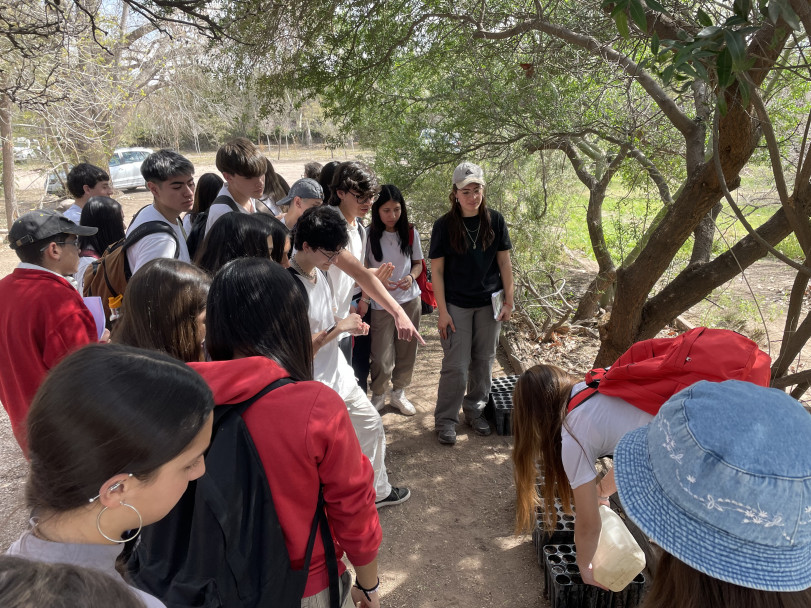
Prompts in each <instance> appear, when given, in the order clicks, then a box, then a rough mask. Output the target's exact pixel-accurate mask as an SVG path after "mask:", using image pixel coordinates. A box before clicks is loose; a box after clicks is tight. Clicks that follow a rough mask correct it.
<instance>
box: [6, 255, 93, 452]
mask: <svg viewBox="0 0 811 608" xmlns="http://www.w3.org/2000/svg"><path fill="white" fill-rule="evenodd" d="M97 340H98V335H97V333H96V322H95V321H94V320H93V314H92V313H91V312H90V311H89V310H88V309H87V306H85V303H84V300H82V296H80V295H79V292H78V291H76V289H75V288H74V287H73V286H72V285H71V284H70V283H68V281H67V280H66V279H63V278H62V277H60V276H57V275H56V274H54V273H53V272H49V271H47V270H34V269H30V268H16V269H15V270H14V272H12V273H11V274H10V275H8V276H7V277H5V278H4V279H2V280H0V401H2V402H3V406H4V407H5V408H6V411H7V412H8V417H9V418H10V419H11V430H12V431H14V437H15V438H16V439H17V443H19V444H20V447H21V448H22V449H23V452H25V453H26V454H27V452H28V446H27V444H26V441H25V417H26V415H27V414H28V408H29V406H30V405H31V401H32V400H33V399H34V395H35V394H36V392H37V389H38V388H39V385H40V384H42V380H43V379H44V378H45V374H46V373H47V372H48V370H50V369H51V368H52V367H54V366H55V365H56V364H57V363H59V362H60V361H61V360H62V359H63V358H64V357H65V356H66V355H68V354H70V353H71V352H73V351H74V350H76V349H77V348H80V347H82V346H84V345H85V344H89V343H90V342H95V341H97Z"/></svg>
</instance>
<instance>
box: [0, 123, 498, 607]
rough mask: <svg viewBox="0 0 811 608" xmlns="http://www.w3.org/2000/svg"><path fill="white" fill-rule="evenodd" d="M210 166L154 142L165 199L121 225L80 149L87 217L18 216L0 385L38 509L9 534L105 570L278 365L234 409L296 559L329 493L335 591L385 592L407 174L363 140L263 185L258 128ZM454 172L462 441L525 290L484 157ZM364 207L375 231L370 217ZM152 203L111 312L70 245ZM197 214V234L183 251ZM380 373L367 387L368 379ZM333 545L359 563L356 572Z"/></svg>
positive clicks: (448, 344) (101, 239)
mask: <svg viewBox="0 0 811 608" xmlns="http://www.w3.org/2000/svg"><path fill="white" fill-rule="evenodd" d="M88 167H89V168H88ZM217 167H218V169H219V171H220V173H221V174H222V176H223V178H224V181H222V182H218V179H216V178H217V176H211V177H209V176H208V174H207V175H206V176H204V179H201V180H200V183H199V184H198V187H197V188H195V184H194V167H193V165H192V163H191V162H190V161H189V160H188V159H186V158H184V157H183V156H181V155H180V154H177V153H176V152H173V151H169V150H160V151H158V152H155V153H153V154H152V155H150V156H149V157H148V158H147V159H146V160H145V161H144V163H143V165H142V168H141V171H142V174H143V175H144V178H145V180H146V183H147V188H148V189H149V191H150V192H151V194H152V195H153V199H154V201H153V204H152V205H149V206H147V207H145V208H143V209H141V210H140V211H139V212H138V214H137V215H136V217H135V218H134V219H133V220H132V222H131V223H130V225H129V227H128V228H126V229H125V228H124V218H123V214H122V210H121V206H120V205H119V204H118V203H117V202H116V201H115V200H113V199H112V198H110V197H109V194H111V191H110V188H109V179H105V178H106V177H107V176H106V174H104V173H103V171H102V172H101V173H99V172H97V171H95V170H94V169H93V168H92V166H87V165H80V166H77V168H74V169H75V171H74V172H72V174H71V175H69V177H68V183H69V187H70V186H71V185H75V184H76V183H78V182H80V181H83V182H84V183H82V184H81V187H76V188H73V187H71V192H73V193H74V195H75V197H76V203H75V206H76V207H78V208H79V222H78V223H76V222H74V221H72V220H70V219H69V218H67V217H65V216H64V215H62V214H60V213H58V212H53V211H47V210H39V211H33V212H30V213H28V214H25V215H24V216H22V217H21V218H19V219H18V220H16V221H15V222H14V224H13V225H12V226H11V228H10V230H9V235H8V240H9V244H10V246H11V247H12V249H14V250H15V252H16V253H17V255H18V257H19V258H20V261H21V262H20V264H19V265H18V267H17V268H16V269H15V270H14V272H13V273H12V274H11V275H9V276H8V277H6V278H4V279H2V280H0V300H2V301H3V302H4V305H3V307H0V367H2V369H3V374H2V375H0V400H2V402H3V405H4V407H5V408H6V411H7V412H8V414H9V417H10V419H11V423H12V429H13V432H14V435H15V438H16V439H17V441H18V442H19V444H20V446H21V448H22V449H23V452H24V454H25V455H26V457H27V458H28V459H29V461H30V472H29V478H28V482H27V487H26V500H27V505H28V507H29V508H30V509H31V522H32V526H31V528H30V529H29V530H27V531H26V532H25V533H24V534H23V535H22V536H21V537H20V539H19V540H18V541H17V542H15V543H14V545H12V547H11V548H10V550H9V553H10V554H11V555H15V556H20V557H25V558H28V559H31V560H35V561H44V562H67V563H70V564H73V565H75V566H79V567H85V566H86V567H90V568H91V569H96V570H101V571H103V572H105V573H107V574H110V575H114V573H115V570H114V563H115V560H116V557H117V555H118V554H119V552H120V550H121V544H122V543H124V542H125V541H127V540H132V539H133V538H134V536H136V535H138V533H139V531H140V530H141V529H142V527H143V526H147V525H149V524H151V523H155V522H157V521H159V520H160V519H162V518H163V517H165V516H166V515H167V513H169V511H171V510H172V508H173V507H174V505H175V503H177V501H178V500H179V499H180V497H181V496H182V495H183V493H184V492H185V491H186V487H187V485H188V483H189V481H192V480H194V479H197V478H199V477H200V476H201V475H202V474H203V473H204V471H205V463H204V458H203V455H204V453H205V451H206V449H207V447H208V445H209V441H210V436H211V430H212V409H213V408H214V407H215V404H216V405H226V404H232V403H239V402H242V401H245V400H246V399H248V398H251V397H252V396H255V395H256V394H258V393H259V392H260V391H261V390H262V389H263V388H264V387H266V385H267V384H268V383H269V382H272V381H274V380H277V379H284V378H289V379H290V380H292V383H290V384H287V385H285V386H283V387H281V388H279V389H277V390H273V391H271V392H269V393H267V394H265V395H264V396H262V397H261V398H259V400H258V401H257V402H256V403H254V404H253V405H251V406H250V407H249V408H248V409H247V410H246V411H245V413H244V414H243V419H244V421H245V424H246V426H247V429H248V431H249V433H250V436H251V438H252V440H253V443H254V444H255V446H256V451H257V453H258V455H259V458H260V459H261V462H262V465H263V467H264V472H265V475H266V476H267V480H268V485H269V486H270V490H271V492H272V495H273V502H274V505H275V509H276V512H277V514H278V519H279V523H280V525H281V527H282V529H283V531H284V536H285V544H286V547H287V550H288V553H289V555H290V559H291V563H292V564H293V565H294V566H295V567H298V568H301V567H303V566H304V564H305V560H304V556H305V551H306V550H307V541H308V534H309V531H310V524H311V521H312V513H313V511H315V509H316V507H317V503H319V501H320V500H321V499H320V498H319V497H320V496H321V495H322V494H323V501H324V505H325V510H326V513H327V516H328V518H329V523H330V534H331V536H332V537H333V542H334V544H335V547H336V553H337V556H338V559H339V568H340V572H339V574H340V578H341V584H340V590H339V594H340V604H341V605H342V606H345V607H348V606H350V605H357V604H358V603H361V604H362V605H364V606H377V605H379V599H378V595H377V590H378V585H379V579H378V576H377V558H376V556H377V551H378V547H379V544H380V540H381V536H382V533H381V529H380V523H379V519H378V515H377V511H378V509H380V508H382V507H386V506H392V505H397V504H401V503H402V502H404V501H406V500H408V499H409V498H410V495H411V493H410V491H409V489H408V488H406V487H403V486H393V485H392V484H391V483H390V481H389V479H388V474H387V471H386V465H385V452H386V436H385V430H384V427H383V422H382V418H381V416H380V413H379V410H381V409H382V408H383V407H384V406H385V404H386V401H387V400H388V401H389V402H390V403H391V404H392V405H393V406H394V407H396V408H397V409H399V410H400V411H401V412H402V413H404V414H406V415H413V414H414V413H415V412H416V410H415V408H414V406H413V404H411V403H410V401H409V400H408V398H407V397H406V395H405V389H406V388H407V387H408V385H409V384H410V382H411V378H412V374H413V369H414V360H415V357H416V348H417V343H423V344H424V342H423V341H422V338H421V337H420V335H419V333H418V329H417V328H418V326H419V319H420V309H421V307H420V290H419V288H418V287H417V285H416V281H417V278H418V277H419V273H421V272H422V271H423V264H422V257H423V256H422V250H421V245H420V237H419V234H418V232H417V231H416V229H415V228H414V227H413V226H412V225H411V224H410V223H409V222H408V215H407V211H406V205H405V201H404V199H403V196H402V194H401V193H400V191H399V190H398V189H397V188H396V187H395V186H393V185H386V186H381V185H380V184H379V182H378V180H377V177H376V176H375V174H374V172H373V171H372V170H371V169H369V168H368V167H367V166H366V165H364V164H362V163H359V162H346V163H335V164H334V165H332V166H330V165H327V166H325V167H323V168H322V169H321V172H320V175H319V179H320V180H321V183H319V181H318V180H315V179H313V178H303V179H302V180H299V181H298V182H296V183H294V184H293V185H292V186H291V187H290V188H289V191H288V192H287V194H286V195H284V196H282V195H281V193H280V192H279V191H278V189H277V190H276V191H275V192H270V193H269V192H266V191H265V190H266V189H265V184H266V182H265V180H266V176H267V175H268V173H269V171H270V169H269V162H267V161H266V160H265V159H264V157H262V156H261V154H259V151H258V149H256V147H255V146H253V144H251V142H249V141H248V140H244V139H237V140H234V141H231V142H228V143H227V144H225V145H224V146H222V147H221V148H220V150H219V151H218V153H217ZM308 169H309V168H308ZM99 171H100V170H99ZM452 181H453V183H452V186H451V194H450V202H451V210H450V211H449V213H448V214H446V216H443V218H440V220H438V221H437V222H436V224H435V226H434V230H433V233H432V240H431V254H430V255H431V258H432V264H433V270H434V275H433V281H434V289H435V292H436V296H437V304H438V309H439V327H440V333H441V334H442V345H443V349H444V351H445V357H444V359H443V367H442V373H441V379H440V388H439V392H438V400H437V408H436V412H435V423H436V430H437V433H438V439H439V441H440V443H444V444H453V443H454V442H455V427H456V424H457V423H458V421H459V410H460V407H462V408H463V411H464V414H465V416H466V419H467V422H468V423H469V424H470V425H471V426H472V428H473V430H474V431H475V432H477V433H478V434H481V435H487V434H489V433H490V428H489V425H488V424H487V422H486V421H485V420H484V418H483V417H482V414H483V409H484V405H485V403H486V399H487V394H488V393H489V381H490V376H491V367H492V362H493V358H494V355H495V347H496V340H497V337H498V327H499V326H500V322H501V321H502V320H505V319H509V316H510V313H511V310H512V306H513V283H512V273H511V268H510V265H509V249H510V246H511V245H510V241H509V236H508V234H507V229H506V224H505V222H504V220H503V217H502V216H501V215H500V214H499V213H498V212H496V211H494V210H491V209H489V208H488V207H487V206H486V205H485V202H484V187H485V181H484V175H483V172H482V170H481V168H480V167H478V166H476V165H473V164H472V163H462V164H461V165H460V166H459V167H457V169H456V171H455V172H454V175H453V180H452ZM104 182H107V183H106V185H105V183H104ZM224 197H227V198H228V200H225V199H224ZM263 198H264V200H262V199H263ZM322 203H328V204H322ZM262 208H265V209H267V210H268V211H269V212H270V213H266V214H263V213H258V211H261V210H262ZM370 210H371V211H372V222H371V226H370V228H369V230H368V231H367V230H366V228H365V227H364V226H363V224H362V223H361V219H362V218H364V216H366V215H367V214H368V212H369V211H370ZM276 211H278V212H279V213H278V214H277V215H274V213H275V212H276ZM71 212H72V213H74V212H75V209H73V210H72V211H71ZM184 214H185V216H184ZM212 218H214V219H213V220H212ZM203 220H204V221H205V224H204V230H203V229H202V228H200V226H201V225H203ZM147 222H162V223H164V224H167V225H168V229H167V230H161V231H155V232H154V233H149V234H147V235H146V236H144V237H143V238H141V239H140V240H139V241H138V242H137V243H135V244H133V246H132V247H130V248H128V250H127V253H126V255H127V262H128V264H129V267H130V269H131V270H132V273H133V274H132V278H131V279H130V280H129V283H128V285H127V288H126V292H125V294H124V298H123V302H122V304H121V307H120V309H118V312H117V317H116V318H115V320H114V321H113V322H112V323H110V320H109V319H108V325H110V324H111V325H112V334H110V332H109V331H108V329H106V328H104V327H103V326H99V323H98V322H97V319H95V318H94V316H93V314H92V313H91V312H90V311H89V310H88V308H87V306H86V305H85V302H84V300H83V298H82V295H81V293H80V291H78V290H77V288H76V286H77V283H80V282H81V281H82V279H83V276H84V275H83V274H82V272H80V271H79V266H80V263H82V264H83V265H84V266H85V268H87V267H89V265H90V264H92V263H93V261H94V260H97V259H99V257H100V256H103V255H104V252H105V250H106V249H107V248H108V247H109V246H110V245H111V244H113V243H115V242H116V241H118V240H120V239H121V238H124V237H126V236H127V235H131V234H132V232H133V231H134V230H135V229H136V228H138V226H142V225H144V224H146V223H147ZM184 224H185V225H184ZM195 227H197V228H198V229H201V230H203V235H204V236H203V239H202V242H201V243H199V249H198V251H196V252H195V256H194V259H193V260H192V257H191V255H190V252H189V249H188V246H187V242H188V237H189V234H190V233H191V232H193V231H194V229H195ZM291 229H292V231H291ZM192 261H194V263H192ZM499 290H503V291H502V295H501V297H500V299H499V300H498V301H499V304H498V308H496V309H495V310H494V305H493V303H492V296H493V294H494V293H496V292H498V291H499ZM367 315H368V316H367ZM364 316H367V318H370V319H371V325H372V336H371V344H370V350H371V364H369V362H368V361H369V358H368V356H367V362H366V363H365V370H364V362H363V357H358V356H357V352H358V351H362V349H361V348H359V347H358V345H357V344H355V345H354V348H353V339H354V338H359V337H362V336H366V335H367V334H369V330H370V327H369V324H368V323H367V322H364V321H363V318H364ZM108 341H111V342H112V343H113V344H98V343H100V342H101V343H106V342H108ZM353 350H354V351H355V352H354V353H353ZM353 355H354V356H353ZM353 361H354V362H355V365H356V368H358V369H361V370H364V371H361V372H356V370H355V369H353V367H352V364H351V362H353ZM368 373H371V389H372V394H371V397H369V396H368V394H367V391H366V389H365V388H364V387H362V386H361V383H362V384H364V385H365V383H366V377H367V374H368ZM359 381H360V382H359ZM280 421H283V424H280ZM342 555H346V557H347V558H348V560H349V561H350V562H351V563H352V564H353V566H354V568H355V573H356V580H355V585H354V587H352V586H351V580H350V578H349V575H348V573H346V571H345V570H346V567H345V565H344V564H343V562H341V561H340V557H341V556H342ZM327 570H328V568H327V559H326V556H325V548H324V544H323V543H322V541H321V540H320V539H319V540H317V541H316V542H315V545H314V548H313V549H312V558H311V561H310V562H309V574H308V577H307V581H306V586H305V588H304V590H303V593H302V600H301V605H302V606H319V605H324V604H325V603H326V602H327V601H328V599H329V593H330V588H329V580H328V578H329V577H328V572H327ZM42 572H45V570H42V569H40V570H38V571H37V573H39V574H42ZM35 574H36V573H35ZM32 576H33V575H32ZM350 587H351V593H350ZM1 588H2V587H0V589H1ZM133 592H134V593H135V596H136V600H139V601H140V602H142V603H143V604H145V605H148V606H153V605H154V606H160V605H162V604H161V602H160V599H159V598H155V597H153V596H151V595H149V594H147V593H145V592H143V591H140V590H134V591H133Z"/></svg>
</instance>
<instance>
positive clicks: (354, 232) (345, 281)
mask: <svg viewBox="0 0 811 608" xmlns="http://www.w3.org/2000/svg"><path fill="white" fill-rule="evenodd" d="M334 209H335V212H336V213H341V212H340V210H339V209H338V208H337V207H334ZM341 217H343V216H341ZM346 229H347V232H349V245H347V246H346V249H347V251H349V252H350V253H351V254H352V255H353V256H355V259H356V260H358V261H359V262H360V263H361V264H362V263H363V258H364V253H365V252H364V251H363V239H362V238H361V236H360V232H359V230H364V228H363V227H362V226H361V225H360V222H359V221H358V220H355V225H354V226H350V225H349V223H347V225H346ZM327 276H328V277H329V283H330V285H331V286H332V292H333V293H334V294H335V303H336V304H337V306H338V308H337V312H336V313H335V314H336V315H338V318H340V319H343V318H345V317H346V316H347V315H348V314H349V305H350V304H351V303H352V296H353V295H354V294H355V293H356V292H357V293H360V288H357V291H356V286H355V279H353V278H352V277H350V276H349V275H348V274H346V273H345V272H344V271H343V270H341V269H340V268H338V267H337V266H335V265H334V264H333V265H331V266H330V267H329V271H328V272H327Z"/></svg>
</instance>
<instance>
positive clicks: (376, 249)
mask: <svg viewBox="0 0 811 608" xmlns="http://www.w3.org/2000/svg"><path fill="white" fill-rule="evenodd" d="M390 201H394V202H395V203H399V204H400V219H398V220H397V223H396V224H395V225H394V231H395V232H396V233H397V236H399V237H400V251H402V252H403V255H404V256H407V257H408V258H409V259H411V249H412V248H411V245H409V244H408V241H409V233H410V232H411V226H410V225H409V223H408V212H407V211H406V204H405V199H404V198H403V193H402V192H400V189H399V188H398V187H397V186H394V185H392V184H385V185H384V186H383V187H382V188H381V190H380V197H379V198H378V199H377V200H376V201H375V202H374V204H373V205H372V224H371V226H369V247H371V248H372V255H373V256H374V257H375V259H376V260H379V261H381V262H382V261H383V249H382V248H381V247H380V237H381V236H383V233H384V232H385V231H386V225H385V224H384V223H383V220H382V219H380V208H381V207H382V206H383V205H385V204H386V203H388V202H390Z"/></svg>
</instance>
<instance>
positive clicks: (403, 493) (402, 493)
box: [375, 486, 411, 509]
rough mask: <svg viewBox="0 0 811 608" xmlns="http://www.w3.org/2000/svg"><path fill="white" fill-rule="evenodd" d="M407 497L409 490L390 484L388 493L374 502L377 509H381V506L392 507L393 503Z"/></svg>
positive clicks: (408, 496)
mask: <svg viewBox="0 0 811 608" xmlns="http://www.w3.org/2000/svg"><path fill="white" fill-rule="evenodd" d="M409 498H411V490H409V489H408V488H395V487H394V486H392V487H391V492H390V493H389V495H388V496H386V498H384V499H383V500H378V501H377V502H376V503H375V506H376V507H377V508H378V509H382V508H383V507H392V506H394V505H399V504H400V503H401V502H405V501H407V500H408V499H409Z"/></svg>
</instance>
